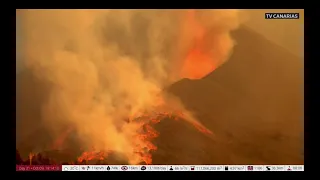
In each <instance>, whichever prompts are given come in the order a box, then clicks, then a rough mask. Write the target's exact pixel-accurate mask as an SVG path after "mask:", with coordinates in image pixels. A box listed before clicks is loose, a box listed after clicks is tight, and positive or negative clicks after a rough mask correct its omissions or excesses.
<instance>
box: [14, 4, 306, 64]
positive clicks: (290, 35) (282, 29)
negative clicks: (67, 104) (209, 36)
mask: <svg viewBox="0 0 320 180" xmlns="http://www.w3.org/2000/svg"><path fill="white" fill-rule="evenodd" d="M247 12H248V15H249V18H248V20H247V22H246V23H245V24H246V25H247V26H249V27H250V28H252V29H253V30H255V31H256V32H258V33H259V34H261V35H263V36H264V37H266V38H267V39H268V40H271V41H273V42H274V43H276V44H278V45H281V46H282V47H284V48H286V49H287V50H288V51H290V52H291V53H293V54H295V55H297V56H299V57H303V50H304V49H303V47H304V40H303V23H304V17H303V15H304V10H298V9H297V10H294V9H293V10H292V9H284V10H270V9H269V10H248V11H247ZM265 12H299V13H300V19H299V20H265V19H264V13H265ZM18 16H19V14H18V15H17V23H16V25H17V31H16V32H17V36H16V37H17V38H16V40H17V41H16V42H17V44H18V43H19V34H18V33H19V17H18ZM18 47H19V46H17V48H18ZM17 59H19V55H18V54H17ZM16 64H17V65H16V66H17V70H19V69H20V68H19V66H20V63H18V62H17V63H16Z"/></svg>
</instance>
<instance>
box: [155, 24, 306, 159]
mask: <svg viewBox="0 0 320 180" xmlns="http://www.w3.org/2000/svg"><path fill="white" fill-rule="evenodd" d="M233 36H234V38H235V40H236V42H237V45H236V47H235V48H234V52H233V54H232V56H231V57H230V59H229V61H228V62H226V63H225V64H224V65H222V66H221V67H219V68H218V69H216V70H215V71H214V72H212V73H211V74H209V75H208V76H207V77H205V78H203V79H200V80H188V79H183V80H181V81H179V82H177V83H175V84H173V85H172V86H171V87H170V88H169V91H170V92H172V93H173V94H175V95H176V96H178V97H179V98H180V99H181V100H182V102H183V103H184V104H185V106H186V107H187V108H188V109H190V110H192V111H193V112H194V113H195V114H196V117H197V118H198V119H199V120H200V121H201V123H203V124H204V125H205V126H206V127H207V128H209V129H210V130H212V131H213V132H214V134H215V138H214V140H213V139H211V138H208V137H206V136H205V135H202V134H200V133H198V132H196V131H195V130H193V129H192V128H187V125H181V124H179V122H172V121H162V122H161V123H160V124H159V125H158V127H157V129H158V130H159V131H160V137H159V138H158V139H157V140H156V141H157V142H156V143H157V144H158V148H159V149H158V151H156V152H155V153H154V163H155V164H166V163H169V164H170V163H173V164H303V162H304V161H303V60H302V59H301V58H299V57H296V56H295V55H293V54H291V53H290V52H288V51H287V50H285V49H284V48H283V47H280V46H278V45H276V44H274V43H273V42H270V41H268V40H267V39H266V38H265V37H263V36H262V35H260V34H258V33H256V32H254V31H253V30H251V29H249V28H248V27H241V28H240V29H239V30H237V31H235V32H234V34H233Z"/></svg>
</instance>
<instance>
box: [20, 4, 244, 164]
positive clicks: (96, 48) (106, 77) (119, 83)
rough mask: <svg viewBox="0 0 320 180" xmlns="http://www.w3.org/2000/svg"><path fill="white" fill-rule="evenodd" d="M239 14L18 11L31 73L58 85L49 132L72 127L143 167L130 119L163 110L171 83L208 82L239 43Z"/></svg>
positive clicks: (47, 107)
mask: <svg viewBox="0 0 320 180" xmlns="http://www.w3.org/2000/svg"><path fill="white" fill-rule="evenodd" d="M238 13H239V12H238V11H237V10H17V15H18V17H19V20H20V22H19V23H20V34H21V36H20V37H19V38H20V39H19V48H18V51H19V52H17V54H19V58H20V60H21V61H22V63H23V67H24V68H27V69H29V70H31V71H32V72H33V74H34V75H35V76H36V77H37V78H39V79H41V80H42V81H46V82H48V83H49V84H50V90H49V91H48V93H47V96H48V100H47V102H46V103H45V104H44V105H43V107H42V112H41V113H42V117H41V119H42V121H43V123H44V124H45V128H46V130H47V131H49V132H50V133H51V134H52V136H58V134H60V133H61V132H60V130H61V128H62V127H65V126H72V127H74V128H75V132H76V133H77V138H78V139H79V143H80V144H82V145H83V146H86V147H92V146H94V147H95V148H97V149H99V150H106V151H109V150H112V151H116V152H119V153H122V154H124V155H125V156H126V157H127V158H128V159H129V161H130V163H132V164H134V163H138V162H139V160H140V159H139V157H137V155H136V154H135V153H134V150H133V149H134V145H133V143H132V142H133V141H134V140H133V136H134V135H135V134H136V133H137V131H138V125H137V124H135V123H125V121H124V120H125V119H127V118H128V117H131V116H133V115H134V114H136V113H138V112H142V111H147V110H156V109H154V108H155V107H156V105H157V102H158V98H159V96H162V89H163V88H164V87H165V86H166V85H168V84H170V83H173V82H175V81H177V80H179V79H181V78H191V79H198V78H202V77H204V76H205V75H207V74H208V73H210V72H212V71H213V70H214V69H215V68H217V67H218V66H220V65H221V64H223V63H224V62H225V61H226V60H227V59H228V56H229V55H230V52H231V51H232V47H233V45H234V42H233V41H232V38H231V37H230V31H232V30H234V29H236V28H237V27H238V26H239V23H240V22H241V18H240V16H239V14H238ZM34 88H36V87H34ZM172 104H174V103H172ZM176 104H179V103H176ZM180 108H182V105H181V107H180ZM144 143H145V142H143V141H141V142H138V144H140V145H141V146H144Z"/></svg>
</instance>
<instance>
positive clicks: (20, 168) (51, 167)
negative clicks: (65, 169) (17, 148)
mask: <svg viewBox="0 0 320 180" xmlns="http://www.w3.org/2000/svg"><path fill="white" fill-rule="evenodd" d="M16 171H62V166H61V165H16Z"/></svg>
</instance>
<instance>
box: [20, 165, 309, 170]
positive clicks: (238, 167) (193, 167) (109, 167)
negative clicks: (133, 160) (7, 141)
mask: <svg viewBox="0 0 320 180" xmlns="http://www.w3.org/2000/svg"><path fill="white" fill-rule="evenodd" d="M16 171H304V165H145V166H144V165H60V166H59V165H53V166H42V165H17V166H16Z"/></svg>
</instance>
